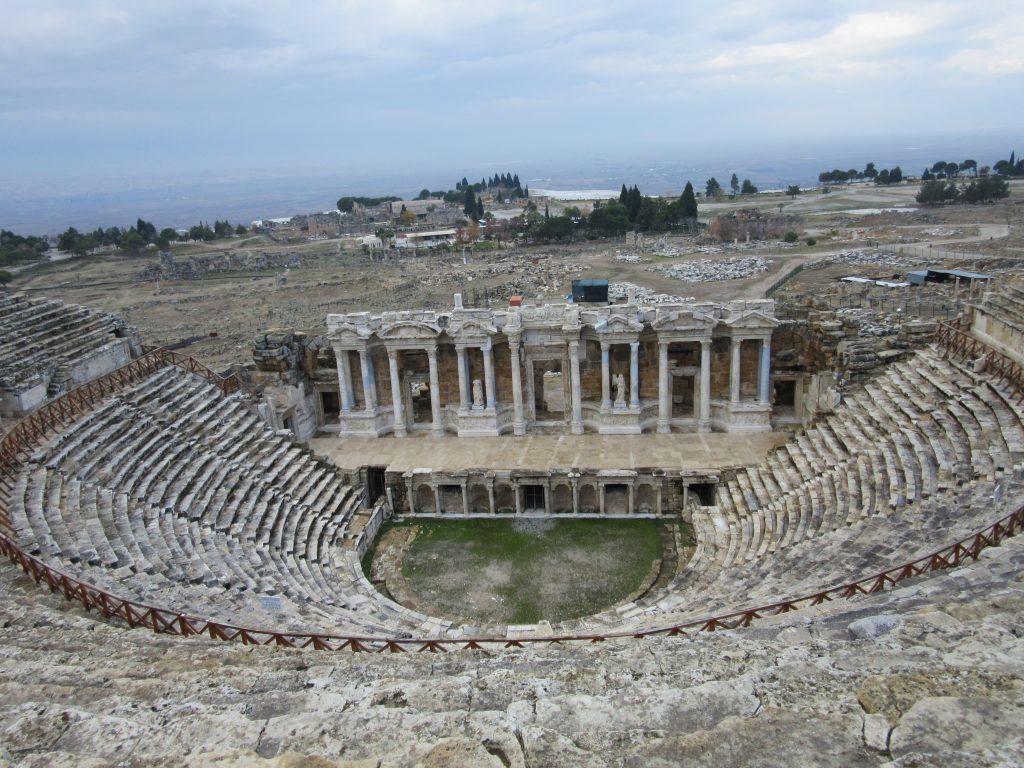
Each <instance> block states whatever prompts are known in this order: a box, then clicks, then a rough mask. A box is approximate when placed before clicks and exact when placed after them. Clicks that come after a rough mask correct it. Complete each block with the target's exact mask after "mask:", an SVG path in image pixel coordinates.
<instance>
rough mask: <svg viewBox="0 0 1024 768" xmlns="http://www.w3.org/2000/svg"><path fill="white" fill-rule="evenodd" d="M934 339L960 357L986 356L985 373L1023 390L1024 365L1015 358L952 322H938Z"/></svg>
mask: <svg viewBox="0 0 1024 768" xmlns="http://www.w3.org/2000/svg"><path fill="white" fill-rule="evenodd" d="M935 340H936V341H937V342H938V343H939V344H941V345H942V346H943V347H945V348H946V350H947V352H949V353H950V354H952V355H954V356H956V357H959V358H961V359H970V358H975V359H977V358H982V357H984V358H986V360H985V364H984V365H985V368H984V372H985V373H990V374H993V375H995V376H997V377H999V378H1001V379H1006V380H1007V381H1008V382H1010V383H1011V384H1013V385H1014V386H1015V387H1016V388H1017V389H1018V390H1024V366H1021V364H1020V363H1018V362H1017V361H1016V360H1014V359H1013V358H1012V357H1009V356H1008V355H1005V354H1003V353H1002V352H1000V351H999V350H997V349H994V348H993V347H990V346H989V345H987V344H985V342H983V341H981V340H980V339H976V338H974V337H973V336H971V335H970V334H969V333H967V332H966V331H964V330H962V329H961V328H959V327H957V325H955V324H953V323H939V329H938V331H937V332H936V334H935Z"/></svg>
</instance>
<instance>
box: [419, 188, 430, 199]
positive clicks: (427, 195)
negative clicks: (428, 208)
mask: <svg viewBox="0 0 1024 768" xmlns="http://www.w3.org/2000/svg"><path fill="white" fill-rule="evenodd" d="M416 199H417V200H429V199H430V190H429V189H427V188H426V187H424V188H423V189H421V190H420V193H419V194H418V195H416Z"/></svg>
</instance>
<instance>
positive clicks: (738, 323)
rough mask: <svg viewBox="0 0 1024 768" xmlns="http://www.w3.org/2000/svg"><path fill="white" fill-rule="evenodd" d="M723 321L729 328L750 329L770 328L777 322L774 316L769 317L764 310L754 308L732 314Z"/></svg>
mask: <svg viewBox="0 0 1024 768" xmlns="http://www.w3.org/2000/svg"><path fill="white" fill-rule="evenodd" d="M723 322H724V323H725V324H726V325H727V326H729V327H730V328H746V329H750V330H757V329H763V330H770V329H772V328H775V327H776V326H777V325H778V324H779V321H778V320H776V319H775V318H774V317H769V316H768V315H766V314H765V313H764V312H761V311H759V310H756V309H752V310H749V311H747V312H741V313H739V314H737V315H733V316H732V317H730V318H729V319H728V320H724V321H723Z"/></svg>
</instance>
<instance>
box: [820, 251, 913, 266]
mask: <svg viewBox="0 0 1024 768" xmlns="http://www.w3.org/2000/svg"><path fill="white" fill-rule="evenodd" d="M832 262H833V263H834V264H853V265H857V266H873V267H897V268H906V267H916V266H918V265H920V264H923V263H925V262H924V261H923V260H922V259H917V258H911V257H910V256H903V255H901V254H898V253H890V252H888V251H881V250H878V249H877V248H854V249H852V250H848V251H838V252H836V253H834V254H832Z"/></svg>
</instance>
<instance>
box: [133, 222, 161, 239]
mask: <svg viewBox="0 0 1024 768" xmlns="http://www.w3.org/2000/svg"><path fill="white" fill-rule="evenodd" d="M135 231H136V232H138V233H139V235H141V236H142V239H143V240H145V241H146V242H147V243H152V242H153V241H154V240H156V227H155V226H153V223H152V222H149V221H145V220H144V219H139V220H138V221H136V222H135Z"/></svg>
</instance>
